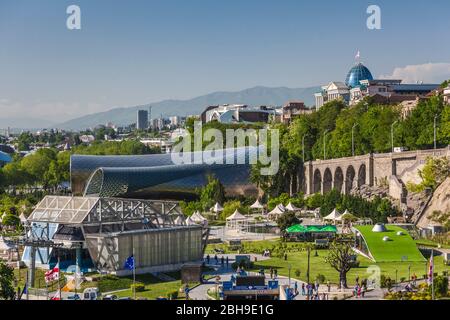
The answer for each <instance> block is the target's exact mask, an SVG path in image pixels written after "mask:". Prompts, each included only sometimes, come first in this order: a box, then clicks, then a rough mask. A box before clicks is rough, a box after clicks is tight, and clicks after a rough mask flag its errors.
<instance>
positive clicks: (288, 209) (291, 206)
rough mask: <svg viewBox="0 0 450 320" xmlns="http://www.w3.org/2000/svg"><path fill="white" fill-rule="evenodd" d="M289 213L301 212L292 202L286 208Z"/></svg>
mask: <svg viewBox="0 0 450 320" xmlns="http://www.w3.org/2000/svg"><path fill="white" fill-rule="evenodd" d="M286 210H287V211H300V208H297V207H296V206H294V205H293V204H292V202H289V204H288V205H287V206H286Z"/></svg>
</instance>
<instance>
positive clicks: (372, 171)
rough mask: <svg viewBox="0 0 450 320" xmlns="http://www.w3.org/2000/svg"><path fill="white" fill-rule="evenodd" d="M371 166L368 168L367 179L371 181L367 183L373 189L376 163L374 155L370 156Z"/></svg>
mask: <svg viewBox="0 0 450 320" xmlns="http://www.w3.org/2000/svg"><path fill="white" fill-rule="evenodd" d="M368 162H369V165H368V166H367V171H368V172H367V173H368V174H367V177H368V178H369V181H367V183H368V184H369V186H371V187H373V185H374V175H375V174H374V171H375V169H374V161H373V153H371V154H369V161H368Z"/></svg>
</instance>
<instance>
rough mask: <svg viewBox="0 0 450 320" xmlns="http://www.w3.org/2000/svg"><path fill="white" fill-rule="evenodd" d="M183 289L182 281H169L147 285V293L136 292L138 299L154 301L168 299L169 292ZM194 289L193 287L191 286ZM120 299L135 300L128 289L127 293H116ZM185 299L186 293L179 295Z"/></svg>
mask: <svg viewBox="0 0 450 320" xmlns="http://www.w3.org/2000/svg"><path fill="white" fill-rule="evenodd" d="M181 287H182V284H181V281H180V280H176V281H169V282H159V283H151V284H147V285H145V291H143V292H136V297H137V298H147V299H149V300H154V299H156V298H159V297H164V298H167V294H168V293H169V292H173V291H178V290H179V289H180V288H181ZM191 287H192V285H191ZM115 295H117V296H118V297H130V298H133V292H132V291H131V290H130V289H128V290H125V291H120V292H117V293H115ZM183 297H184V292H183V293H179V296H178V298H179V299H182V298H183Z"/></svg>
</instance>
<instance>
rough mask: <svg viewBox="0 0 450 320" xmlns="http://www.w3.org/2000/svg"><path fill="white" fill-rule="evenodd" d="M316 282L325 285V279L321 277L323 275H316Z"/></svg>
mask: <svg viewBox="0 0 450 320" xmlns="http://www.w3.org/2000/svg"><path fill="white" fill-rule="evenodd" d="M316 280H317V281H318V282H319V283H325V280H326V277H325V276H324V275H323V274H320V273H319V274H318V275H317V277H316Z"/></svg>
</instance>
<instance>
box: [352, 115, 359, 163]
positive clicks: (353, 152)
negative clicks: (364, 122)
mask: <svg viewBox="0 0 450 320" xmlns="http://www.w3.org/2000/svg"><path fill="white" fill-rule="evenodd" d="M358 125H359V124H358V123H355V124H354V125H353V127H352V157H354V156H355V134H354V131H355V128H356V127H357V126H358Z"/></svg>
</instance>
